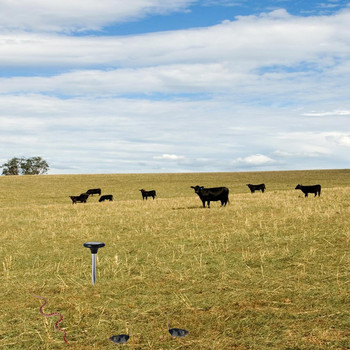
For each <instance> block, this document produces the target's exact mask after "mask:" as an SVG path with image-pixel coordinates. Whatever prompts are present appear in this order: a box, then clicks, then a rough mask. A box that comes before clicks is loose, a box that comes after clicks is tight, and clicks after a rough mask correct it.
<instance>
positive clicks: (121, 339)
mask: <svg viewBox="0 0 350 350" xmlns="http://www.w3.org/2000/svg"><path fill="white" fill-rule="evenodd" d="M130 337H131V324H130V330H129V334H118V335H112V336H111V337H110V338H109V340H110V341H112V342H113V343H116V344H122V343H126V342H127V341H128V340H129V338H130Z"/></svg>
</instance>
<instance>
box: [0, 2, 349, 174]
mask: <svg viewBox="0 0 350 350" xmlns="http://www.w3.org/2000/svg"><path fill="white" fill-rule="evenodd" d="M8 3H9V2H8ZM15 3H16V2H13V4H15ZM54 3H55V2H53V3H52V4H54ZM150 3H151V1H149V2H148V4H150ZM152 3H153V4H156V3H157V2H156V1H152ZM159 3H160V2H158V4H159ZM173 3H174V6H180V5H181V4H183V5H184V6H185V5H186V4H189V3H190V2H188V1H184V2H173ZM23 4H24V6H26V4H27V2H24V3H23ZM38 4H42V3H40V2H38ZM50 4H51V3H50ZM50 4H49V3H48V2H47V6H51V5H50ZM55 4H56V5H57V4H59V3H58V2H57V3H55ZM104 4H105V2H102V3H101V6H104ZM135 4H138V5H139V6H141V4H143V5H145V4H146V2H141V1H139V2H134V4H133V5H135ZM164 4H165V5H164V6H168V7H167V9H170V8H171V6H172V5H171V4H170V2H164ZM2 5H3V3H2ZM90 5H91V3H90V2H89V1H88V2H87V3H86V6H87V9H86V11H88V8H90ZM95 5H96V4H95ZM40 6H41V5H40ZM52 6H53V5H52ZM57 6H58V5H57ZM72 6H73V5H72ZM125 6H129V5H127V4H126V5H125ZM130 6H131V5H130ZM135 6H136V5H135ZM181 6H182V5H181ZM181 6H180V7H181ZM140 8H141V7H140ZM164 10H165V9H164ZM141 12H142V11H141ZM141 12H140V13H141ZM83 13H84V11H82V14H83ZM134 13H137V11H135V12H134ZM142 13H143V15H144V14H145V13H146V12H145V11H144V12H142ZM85 14H87V12H85ZM1 16H3V14H2V12H1V11H0V19H1ZM34 17H35V16H34ZM58 17H60V18H58V19H57V21H52V24H53V27H57V28H63V27H64V28H65V29H67V28H73V27H74V26H73V27H70V25H71V24H69V23H71V22H70V21H71V19H69V18H67V23H66V24H65V23H63V22H62V21H61V19H62V18H63V17H64V16H63V15H61V14H58ZM68 17H69V16H68ZM82 17H83V16H82ZM112 17H113V16H112ZM101 18H102V17H101ZM114 18H115V17H114ZM34 19H35V18H34ZM34 19H33V23H34ZM10 20H11V16H9V19H8V21H10ZM15 20H16V18H14V21H15ZM28 21H29V19H28ZM100 21H101V22H100V23H98V21H97V20H96V21H95V22H94V21H92V22H91V23H93V25H96V26H99V25H102V24H101V23H102V22H104V23H106V21H109V19H108V18H106V19H103V18H102V19H100ZM349 21H350V11H343V12H341V13H338V14H336V15H333V16H328V17H327V16H324V17H311V16H310V17H305V18H302V17H296V16H291V15H289V14H288V13H286V12H285V11H275V12H273V13H266V14H262V15H260V16H249V17H239V18H238V19H237V20H235V21H225V22H224V23H222V24H220V25H217V26H213V27H208V28H200V29H188V30H181V31H170V32H163V33H153V34H147V35H133V36H127V37H113V36H110V37H106V36H105V37H104V36H100V37H94V36H86V37H69V36H67V35H58V34H38V33H36V34H35V33H34V32H27V33H24V32H21V33H20V32H8V31H6V32H5V31H3V32H2V33H1V34H0V46H1V55H0V66H2V67H4V71H6V70H7V68H9V69H10V70H12V71H16V69H19V70H18V71H17V76H16V77H8V78H7V77H2V78H0V125H1V128H0V148H1V149H2V150H6V152H8V154H9V156H8V158H10V157H12V156H16V155H22V154H23V151H26V152H30V154H24V156H33V155H37V154H38V155H41V156H43V157H44V158H46V159H48V160H49V162H50V165H51V164H52V168H54V169H55V171H57V172H61V173H62V172H65V171H66V172H69V171H72V169H74V171H75V172H80V173H83V172H146V171H198V170H200V171H202V170H203V171H232V170H237V168H239V169H240V170H246V169H248V170H249V169H250V170H252V169H254V170H256V169H258V170H260V169H261V170H264V169H271V168H273V169H283V168H286V167H288V168H289V169H301V168H304V169H305V168H312V167H313V168H316V167H323V168H325V167H326V166H325V165H327V166H330V167H332V166H333V167H336V166H337V165H339V164H344V163H347V162H349V161H350V158H349V154H348V153H349V152H347V151H348V146H349V135H350V130H349V126H348V124H345V122H344V121H345V120H346V119H347V117H348V115H350V112H349V111H350V102H349V99H348V96H349V94H350V86H349V84H348V79H347V76H348V75H347V73H348V71H349V68H350V63H349V58H348V57H350V35H349V29H348V23H349ZM39 22H40V21H38V23H39ZM0 23H1V21H0ZM28 23H29V22H28ZM45 25H47V23H46V22H45V21H44V22H43V23H42V24H40V25H39V26H38V28H39V27H40V28H41V29H43V28H44V27H45ZM28 26H29V24H28ZM33 28H34V27H33ZM77 28H80V29H82V28H83V27H82V24H80V22H77V25H76V26H75V27H74V29H77ZM5 68H6V69H5ZM21 71H25V72H26V75H30V74H31V72H40V74H39V75H38V76H35V73H33V76H20V73H19V72H21ZM47 71H48V72H50V74H47V75H46V76H45V72H47ZM57 71H58V72H60V73H57ZM306 117H307V118H306ZM314 117H322V118H314ZM335 117H336V118H335ZM43 145H45V146H43ZM183 155H186V156H183ZM232 159H235V161H232ZM91 164H94V165H93V167H92V168H91Z"/></svg>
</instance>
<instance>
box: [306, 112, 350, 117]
mask: <svg viewBox="0 0 350 350" xmlns="http://www.w3.org/2000/svg"><path fill="white" fill-rule="evenodd" d="M303 115H305V116H306V117H329V116H335V117H336V116H341V117H344V116H350V110H334V111H329V112H309V113H304V114H303Z"/></svg>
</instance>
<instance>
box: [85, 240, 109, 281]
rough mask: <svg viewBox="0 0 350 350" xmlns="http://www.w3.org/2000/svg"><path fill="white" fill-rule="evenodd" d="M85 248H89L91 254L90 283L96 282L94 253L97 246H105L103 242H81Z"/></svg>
mask: <svg viewBox="0 0 350 350" xmlns="http://www.w3.org/2000/svg"><path fill="white" fill-rule="evenodd" d="M83 246H84V247H85V248H90V250H91V255H92V284H93V285H95V284H96V254H97V251H98V248H102V247H104V246H105V244H104V243H103V242H85V243H84V244H83Z"/></svg>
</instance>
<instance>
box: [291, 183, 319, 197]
mask: <svg viewBox="0 0 350 350" xmlns="http://www.w3.org/2000/svg"><path fill="white" fill-rule="evenodd" d="M295 189H296V190H301V192H303V193H304V194H305V197H307V195H308V194H309V193H315V197H316V196H317V195H318V196H320V195H321V185H312V186H303V185H297V187H295Z"/></svg>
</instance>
